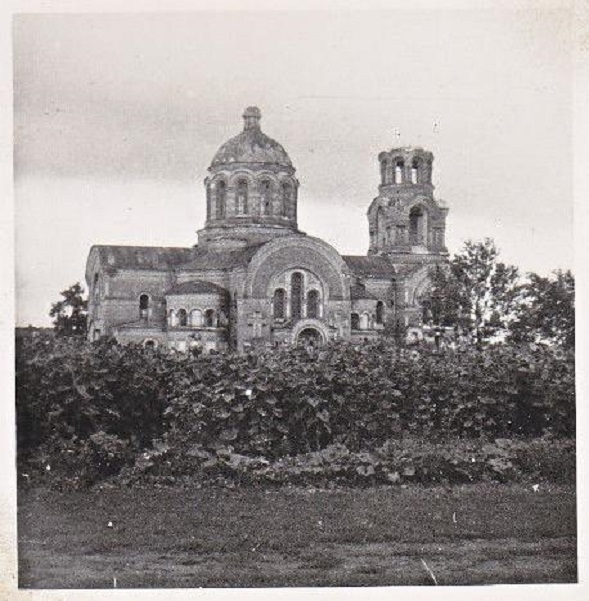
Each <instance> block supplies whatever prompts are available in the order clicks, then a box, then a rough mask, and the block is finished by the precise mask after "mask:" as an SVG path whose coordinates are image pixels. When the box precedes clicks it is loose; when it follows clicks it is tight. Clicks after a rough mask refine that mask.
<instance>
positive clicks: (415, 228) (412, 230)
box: [409, 207, 425, 244]
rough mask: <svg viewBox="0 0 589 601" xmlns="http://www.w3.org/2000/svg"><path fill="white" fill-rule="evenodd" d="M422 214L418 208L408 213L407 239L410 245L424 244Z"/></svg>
mask: <svg viewBox="0 0 589 601" xmlns="http://www.w3.org/2000/svg"><path fill="white" fill-rule="evenodd" d="M423 222H424V213H423V211H422V210H421V209H420V208H419V207H413V208H412V209H411V212H410V213H409V239H410V241H411V244H424V243H425V239H424V235H423Z"/></svg>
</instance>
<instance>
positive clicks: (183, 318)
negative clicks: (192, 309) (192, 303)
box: [178, 309, 188, 328]
mask: <svg viewBox="0 0 589 601" xmlns="http://www.w3.org/2000/svg"><path fill="white" fill-rule="evenodd" d="M178 325H179V326H180V327H183V328H184V327H186V326H187V325H188V315H187V313H186V309H178Z"/></svg>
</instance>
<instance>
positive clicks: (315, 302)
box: [307, 290, 319, 319]
mask: <svg viewBox="0 0 589 601" xmlns="http://www.w3.org/2000/svg"><path fill="white" fill-rule="evenodd" d="M307 317H311V318H313V319H317V318H318V317H319V292H317V290H309V292H308V293H307Z"/></svg>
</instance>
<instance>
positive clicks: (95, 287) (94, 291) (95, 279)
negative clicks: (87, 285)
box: [92, 273, 100, 297]
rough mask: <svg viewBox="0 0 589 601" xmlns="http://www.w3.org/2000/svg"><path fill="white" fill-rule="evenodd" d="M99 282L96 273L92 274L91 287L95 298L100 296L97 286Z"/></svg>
mask: <svg viewBox="0 0 589 601" xmlns="http://www.w3.org/2000/svg"><path fill="white" fill-rule="evenodd" d="M99 281H100V276H99V275H98V273H95V274H94V285H93V286H92V291H93V293H94V296H95V297H97V296H99V294H100V287H99V286H98V284H99Z"/></svg>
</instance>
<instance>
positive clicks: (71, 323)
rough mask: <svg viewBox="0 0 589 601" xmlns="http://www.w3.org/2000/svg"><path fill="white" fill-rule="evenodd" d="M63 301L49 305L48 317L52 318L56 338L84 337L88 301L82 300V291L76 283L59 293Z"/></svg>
mask: <svg viewBox="0 0 589 601" xmlns="http://www.w3.org/2000/svg"><path fill="white" fill-rule="evenodd" d="M60 294H61V296H63V300H60V301H57V302H56V303H53V304H52V305H51V311H49V316H50V317H53V318H54V321H53V325H54V326H55V332H56V334H57V335H58V336H85V335H86V328H87V318H88V300H87V299H85V298H84V289H83V288H82V287H81V286H80V283H79V282H76V283H75V284H74V285H73V286H70V287H69V288H68V289H67V290H64V291H63V292H61V293H60Z"/></svg>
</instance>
